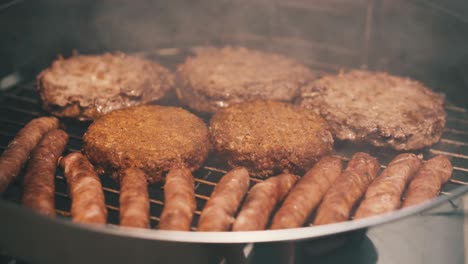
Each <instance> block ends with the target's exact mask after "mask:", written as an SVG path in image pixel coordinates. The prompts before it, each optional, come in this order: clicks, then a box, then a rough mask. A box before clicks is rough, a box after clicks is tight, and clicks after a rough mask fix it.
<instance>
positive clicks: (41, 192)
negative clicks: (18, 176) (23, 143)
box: [23, 129, 68, 216]
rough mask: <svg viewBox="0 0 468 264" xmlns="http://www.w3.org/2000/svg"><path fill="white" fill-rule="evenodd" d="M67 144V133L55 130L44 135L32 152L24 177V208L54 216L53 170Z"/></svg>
mask: <svg viewBox="0 0 468 264" xmlns="http://www.w3.org/2000/svg"><path fill="white" fill-rule="evenodd" d="M67 142H68V135H67V133H65V131H63V130H60V129H55V130H52V131H50V132H48V133H47V134H45V135H44V137H43V138H42V140H41V141H40V142H39V144H38V145H37V146H36V148H35V149H34V150H33V151H32V153H31V158H30V160H29V162H28V166H27V167H26V173H25V175H24V183H23V185H24V187H23V204H24V206H26V207H29V208H31V209H33V210H34V211H36V212H39V213H42V214H45V215H49V216H55V199H54V192H55V182H54V180H55V170H56V168H57V160H58V159H59V157H60V155H61V154H62V152H63V150H64V148H65V146H66V145H67Z"/></svg>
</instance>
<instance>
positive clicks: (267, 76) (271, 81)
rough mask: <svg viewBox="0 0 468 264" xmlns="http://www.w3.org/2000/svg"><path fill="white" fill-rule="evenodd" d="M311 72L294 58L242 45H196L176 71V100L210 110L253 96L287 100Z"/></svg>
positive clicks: (250, 98)
mask: <svg viewBox="0 0 468 264" xmlns="http://www.w3.org/2000/svg"><path fill="white" fill-rule="evenodd" d="M313 79H314V74H312V72H311V71H310V70H309V69H308V68H307V67H306V66H304V65H302V64H300V63H299V62H297V61H295V60H294V59H291V58H287V57H285V56H282V55H279V54H273V53H267V52H262V51H257V50H251V49H247V48H242V47H225V48H221V49H218V48H213V47H207V48H202V49H200V50H199V51H198V52H197V54H196V56H195V57H189V58H187V59H186V61H185V62H184V64H182V65H180V66H179V67H178V69H177V73H176V86H175V88H176V93H177V96H178V98H179V99H180V101H182V103H184V104H185V105H187V106H189V107H190V108H192V109H193V110H195V111H198V112H202V113H213V112H215V111H216V110H217V109H219V108H222V107H225V106H228V105H230V104H232V103H239V102H244V101H251V100H256V99H263V100H279V101H291V100H292V99H294V98H295V97H297V96H298V95H299V92H300V89H301V87H302V86H304V85H306V84H308V83H309V82H311V81H312V80H313Z"/></svg>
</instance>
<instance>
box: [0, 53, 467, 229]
mask: <svg viewBox="0 0 468 264" xmlns="http://www.w3.org/2000/svg"><path fill="white" fill-rule="evenodd" d="M195 49H196V48H195ZM193 50H194V48H186V49H184V48H171V49H161V50H155V51H153V52H148V53H144V54H143V55H145V56H147V57H149V58H153V59H156V60H158V61H159V62H162V63H163V64H165V65H166V66H168V67H170V68H174V66H175V65H177V64H178V63H180V62H181V61H182V60H183V59H184V57H185V56H186V55H188V54H191V53H192V52H193ZM306 64H308V65H315V67H314V68H315V70H318V71H320V72H330V71H331V70H330V69H328V70H327V69H324V67H317V65H320V64H319V63H317V62H310V61H309V62H306ZM34 85H35V84H34V82H27V83H24V84H20V85H17V86H15V87H13V88H11V89H10V90H8V91H6V92H4V93H3V94H2V96H1V97H0V100H1V106H0V116H1V117H0V127H1V130H0V135H1V138H0V140H1V141H0V147H1V148H2V149H4V148H5V147H6V146H7V144H8V142H9V141H10V140H12V139H13V137H14V136H15V134H16V132H17V131H18V130H19V129H20V128H21V127H22V126H24V125H25V124H26V123H27V122H28V121H29V120H31V119H32V118H35V117H38V116H41V115H46V113H44V112H42V110H41V107H40V104H39V99H38V96H37V93H36V91H35V90H34ZM162 104H174V98H171V97H170V98H168V99H166V100H164V101H163V102H162ZM446 111H447V112H448V117H447V128H446V130H445V133H444V135H443V138H442V140H441V141H440V142H439V143H438V144H436V145H434V146H432V148H430V149H427V150H423V151H420V152H419V153H421V154H423V155H424V157H425V159H429V158H430V157H431V156H434V155H437V154H443V155H447V156H449V157H450V158H451V161H452V164H453V165H454V173H453V177H452V179H451V180H450V182H449V183H447V184H445V185H444V187H443V190H442V192H441V194H442V195H451V194H452V192H453V191H454V190H455V189H457V187H459V186H460V185H468V132H466V131H468V122H467V121H466V120H468V119H467V117H468V114H467V110H466V109H464V108H460V107H456V106H453V105H450V104H448V105H447V107H446ZM63 123H64V126H65V129H66V131H67V132H68V133H69V135H70V141H69V144H68V147H67V150H66V152H71V151H77V150H80V149H81V145H82V141H81V137H82V135H83V133H84V132H85V131H86V128H87V126H88V125H89V123H80V122H77V121H73V120H64V121H63ZM355 151H365V152H368V153H370V154H371V155H374V156H376V157H377V158H378V159H379V161H381V163H382V164H387V163H388V162H389V161H390V160H391V159H392V158H393V157H394V156H395V155H396V154H397V152H395V151H391V150H385V151H382V150H381V149H378V148H374V147H371V146H368V145H362V146H355V145H352V144H350V143H342V142H341V143H340V142H338V143H337V144H335V150H334V155H336V156H338V157H340V158H341V159H343V160H344V161H347V160H348V159H349V158H350V157H351V155H352V154H353V153H354V152H355ZM212 160H213V159H210V158H208V161H207V162H206V164H205V165H204V167H203V168H202V169H200V170H198V171H197V172H195V174H194V176H195V177H196V179H195V183H196V185H195V191H196V202H197V210H196V212H195V215H194V219H193V222H192V230H196V226H197V222H198V217H199V215H200V212H201V210H202V209H203V206H204V205H205V203H206V201H207V200H208V199H209V196H210V194H211V192H212V191H213V188H214V186H216V183H217V182H218V181H219V179H220V178H221V177H222V176H223V175H224V174H225V173H226V168H225V167H223V166H220V164H216V163H214V162H213V161H212ZM62 175H63V172H62V171H60V169H59V170H58V172H57V175H56V181H55V184H56V192H55V199H56V212H57V215H58V216H59V217H61V218H69V216H70V213H69V210H70V198H69V196H68V194H67V183H66V180H65V178H64V177H63V176H62ZM101 180H102V184H103V187H104V194H105V200H106V206H107V209H108V212H109V213H108V223H109V224H112V225H118V221H119V220H118V219H119V202H118V201H119V186H118V184H117V183H116V182H115V181H114V180H112V179H110V178H109V177H101ZM259 181H261V180H259V179H256V178H253V177H252V178H251V185H253V184H255V183H257V182H259ZM21 182H22V179H21V177H18V178H17V179H16V181H15V182H14V183H13V184H12V185H11V186H10V187H9V188H8V190H7V191H6V192H5V194H4V199H6V200H9V201H12V202H15V203H20V200H21V193H22V187H21ZM148 188H149V194H150V203H151V209H150V214H151V217H150V219H151V226H152V227H156V226H157V224H158V221H159V216H160V213H161V211H162V208H163V205H164V193H163V190H162V186H161V185H151V186H149V187H148Z"/></svg>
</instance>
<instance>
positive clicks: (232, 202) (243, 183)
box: [198, 168, 249, 231]
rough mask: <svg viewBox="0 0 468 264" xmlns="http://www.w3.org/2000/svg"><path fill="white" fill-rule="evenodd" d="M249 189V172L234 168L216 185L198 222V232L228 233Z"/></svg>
mask: <svg viewBox="0 0 468 264" xmlns="http://www.w3.org/2000/svg"><path fill="white" fill-rule="evenodd" d="M248 188H249V172H248V171H247V170H246V169H245V168H235V169H232V170H231V171H229V172H228V173H227V174H226V175H224V176H223V177H222V178H221V180H220V181H219V182H218V184H217V185H216V187H215V189H214V190H213V193H212V194H211V197H210V200H208V202H207V203H206V205H205V207H204V208H203V211H202V212H201V215H200V220H199V221H198V231H228V230H229V229H230V227H231V224H232V222H233V221H234V214H235V213H236V211H237V209H238V208H239V205H240V203H241V201H242V198H243V197H244V195H245V193H246V192H247V189H248Z"/></svg>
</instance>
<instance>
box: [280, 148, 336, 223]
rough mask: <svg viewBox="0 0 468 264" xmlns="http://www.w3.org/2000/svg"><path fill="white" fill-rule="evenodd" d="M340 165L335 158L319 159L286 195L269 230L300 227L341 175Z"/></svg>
mask: <svg viewBox="0 0 468 264" xmlns="http://www.w3.org/2000/svg"><path fill="white" fill-rule="evenodd" d="M342 165H343V164H342V162H341V160H340V159H339V158H337V157H332V156H327V157H323V158H322V159H320V161H319V162H317V163H316V164H315V166H314V167H313V168H312V169H310V170H309V171H308V172H307V173H306V174H305V175H304V176H303V177H302V178H301V179H300V180H299V182H298V183H297V184H296V186H294V188H293V189H292V190H291V192H290V193H289V194H288V196H287V197H286V199H285V200H284V203H283V205H282V206H281V208H280V209H279V210H278V212H277V213H276V214H275V216H274V218H273V222H272V224H271V229H282V228H294V227H300V226H302V225H303V224H304V222H305V221H306V219H307V217H308V216H309V215H310V214H311V213H312V211H313V210H314V209H315V207H316V206H317V205H318V204H319V203H320V200H321V199H322V197H323V195H324V194H325V193H326V191H327V190H328V189H329V188H330V186H331V185H332V184H333V182H334V181H335V180H336V178H337V177H338V176H339V175H340V174H341V170H342Z"/></svg>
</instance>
